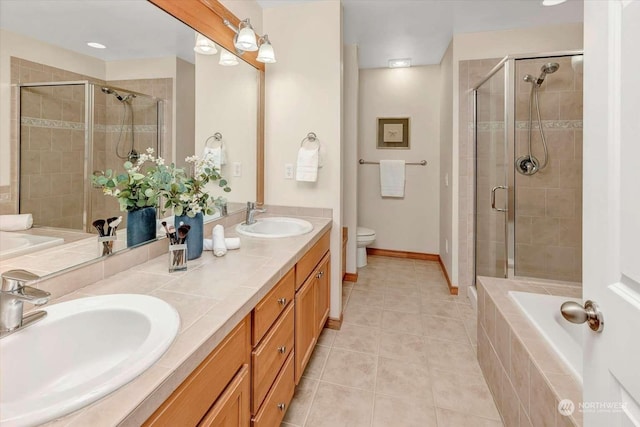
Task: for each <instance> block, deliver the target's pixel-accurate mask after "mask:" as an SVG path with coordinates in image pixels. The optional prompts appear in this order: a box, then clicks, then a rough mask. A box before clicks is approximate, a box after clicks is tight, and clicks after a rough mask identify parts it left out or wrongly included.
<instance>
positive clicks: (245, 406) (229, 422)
mask: <svg viewBox="0 0 640 427" xmlns="http://www.w3.org/2000/svg"><path fill="white" fill-rule="evenodd" d="M250 384H251V382H250V381H249V367H248V366H247V365H244V366H243V367H242V369H240V372H238V374H237V375H236V376H235V378H234V379H233V381H231V384H229V386H228V387H227V389H226V390H225V391H224V393H223V394H222V396H220V398H219V399H218V400H217V401H216V403H215V404H214V405H213V407H212V408H211V409H210V410H209V412H208V413H207V415H205V416H204V418H203V419H202V421H200V424H198V427H238V426H248V425H249V398H250V393H251V387H250Z"/></svg>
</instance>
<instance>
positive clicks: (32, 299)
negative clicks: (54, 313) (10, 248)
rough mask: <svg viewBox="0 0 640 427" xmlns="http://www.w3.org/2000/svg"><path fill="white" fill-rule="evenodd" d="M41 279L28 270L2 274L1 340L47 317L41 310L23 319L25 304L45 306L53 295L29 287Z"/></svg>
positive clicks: (0, 302) (0, 291)
mask: <svg viewBox="0 0 640 427" xmlns="http://www.w3.org/2000/svg"><path fill="white" fill-rule="evenodd" d="M39 278H40V277H39V276H37V275H35V274H33V273H30V272H28V271H26V270H9V271H5V272H4V273H2V288H1V289H0V338H2V337H4V336H7V335H9V334H11V333H13V332H15V331H17V330H19V329H21V328H24V327H26V326H28V325H30V324H32V323H34V322H36V321H37V320H40V319H42V318H44V317H45V316H46V315H47V312H46V311H43V310H39V311H35V312H33V313H29V314H28V315H26V316H24V317H23V302H25V301H26V302H29V303H31V304H34V305H37V306H38V305H43V304H46V303H47V302H48V301H49V297H50V296H51V294H50V293H49V292H45V291H42V290H40V289H36V288H33V287H31V286H27V284H28V283H31V282H33V281H35V280H37V279H39Z"/></svg>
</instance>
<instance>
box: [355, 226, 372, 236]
mask: <svg viewBox="0 0 640 427" xmlns="http://www.w3.org/2000/svg"><path fill="white" fill-rule="evenodd" d="M356 234H357V236H358V237H369V236H375V235H376V232H375V230H372V229H370V228H366V227H358V228H357V229H356Z"/></svg>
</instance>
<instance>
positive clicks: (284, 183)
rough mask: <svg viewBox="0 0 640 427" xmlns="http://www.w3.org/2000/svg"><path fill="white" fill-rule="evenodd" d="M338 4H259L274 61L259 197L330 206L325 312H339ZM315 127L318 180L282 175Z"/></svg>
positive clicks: (279, 202)
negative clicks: (321, 156)
mask: <svg viewBox="0 0 640 427" xmlns="http://www.w3.org/2000/svg"><path fill="white" fill-rule="evenodd" d="M341 13H342V11H341V6H340V2H337V1H326V2H310V3H302V4H294V5H287V6H281V7H274V8H269V9H265V10H264V11H263V24H264V31H265V32H266V33H268V34H269V38H270V39H271V41H272V43H273V46H274V47H275V49H276V55H277V58H278V62H277V63H275V64H269V65H268V66H267V70H266V73H265V79H266V99H265V110H266V111H265V113H266V114H265V139H266V141H265V169H266V173H265V202H266V203H267V204H276V205H292V206H306V207H325V208H332V209H333V229H332V231H331V269H332V272H331V311H330V316H331V317H332V318H334V319H338V318H340V315H341V312H342V292H341V288H342V280H341V277H340V275H341V235H342V230H341V225H342V224H341V220H342V206H341V205H342V203H341V202H342V200H341V188H340V187H341V186H340V180H341V148H340V145H341V133H342V129H341V127H342V123H341V122H342V105H341V87H342V81H341V76H342V72H341V63H340V60H341V53H342V34H341ZM308 132H315V133H316V134H317V135H318V138H319V139H320V142H321V144H322V146H323V149H324V167H323V168H322V169H320V171H319V174H318V182H316V183H303V182H297V181H295V180H289V179H285V178H284V167H285V164H286V163H292V164H294V165H295V162H296V157H297V152H298V149H299V148H300V141H301V140H302V138H304V137H305V136H306V135H307V133H308Z"/></svg>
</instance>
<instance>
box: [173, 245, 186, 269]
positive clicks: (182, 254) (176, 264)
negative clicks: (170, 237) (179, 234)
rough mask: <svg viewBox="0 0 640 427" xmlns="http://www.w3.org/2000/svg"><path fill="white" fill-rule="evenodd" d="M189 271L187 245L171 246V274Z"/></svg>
mask: <svg viewBox="0 0 640 427" xmlns="http://www.w3.org/2000/svg"><path fill="white" fill-rule="evenodd" d="M186 269H187V245H186V244H185V243H183V244H180V245H169V273H173V272H174V271H185V270H186Z"/></svg>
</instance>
